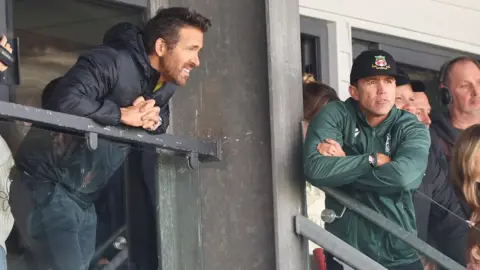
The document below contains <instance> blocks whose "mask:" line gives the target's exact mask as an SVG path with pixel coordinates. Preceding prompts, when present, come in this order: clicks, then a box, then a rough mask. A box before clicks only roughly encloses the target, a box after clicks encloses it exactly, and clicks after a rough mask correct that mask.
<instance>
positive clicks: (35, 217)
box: [11, 8, 210, 270]
mask: <svg viewBox="0 0 480 270" xmlns="http://www.w3.org/2000/svg"><path fill="white" fill-rule="evenodd" d="M209 27H210V21H209V20H208V19H207V18H205V17H203V16H202V15H200V14H198V13H197V12H195V11H193V10H190V9H187V8H168V9H162V10H160V11H159V12H158V13H157V15H156V16H155V17H153V18H152V19H151V20H149V21H148V22H147V24H146V25H145V27H144V28H143V29H140V28H138V27H135V26H134V25H132V24H129V23H121V24H118V25H116V26H114V27H112V28H111V29H110V30H108V31H107V33H106V34H105V37H104V40H103V45H101V46H98V47H96V48H94V49H92V50H90V51H87V52H85V53H83V54H82V55H81V56H80V57H79V58H78V61H77V62H76V64H75V65H74V66H73V67H72V68H71V69H70V70H69V71H68V72H67V73H66V74H65V76H63V77H62V78H61V79H60V80H59V81H58V84H57V86H56V87H55V91H54V92H53V94H52V96H51V98H50V99H49V100H48V103H47V105H46V108H47V109H51V110H54V111H59V112H63V113H68V114H73V115H78V116H84V117H88V118H91V119H93V120H94V121H96V122H98V123H100V124H103V125H112V126H113V125H119V124H123V125H126V126H131V127H139V128H143V129H146V130H148V131H150V132H154V133H164V132H165V131H166V130H167V128H168V125H169V114H170V112H169V107H168V102H169V100H170V98H171V97H172V95H173V93H174V91H175V85H181V86H183V85H185V84H186V83H187V80H188V78H189V75H190V72H191V70H192V69H193V68H195V67H198V66H199V64H200V62H199V58H198V52H199V50H200V49H201V48H202V46H203V34H204V33H205V32H206V31H207V29H208V28H209ZM47 133H48V132H47ZM129 152H130V147H129V146H128V145H126V144H121V143H113V142H110V141H108V140H105V139H100V140H99V146H98V149H97V150H95V151H89V150H88V149H87V148H86V145H85V143H84V142H83V140H82V139H80V138H76V137H75V136H72V135H70V134H64V133H61V132H53V133H52V132H49V134H45V132H44V131H42V130H39V129H33V130H32V131H30V132H29V134H28V135H27V136H26V138H25V139H24V141H23V142H22V145H21V146H20V148H19V150H18V153H17V156H16V160H15V161H16V167H17V168H16V170H15V171H16V176H15V177H14V178H15V179H14V183H15V182H17V183H18V185H20V183H21V184H24V186H26V187H27V188H28V189H29V193H28V194H27V193H24V194H21V192H20V190H21V189H19V188H15V189H12V191H11V197H17V198H19V197H22V196H23V197H24V198H27V196H29V197H32V200H33V209H31V210H30V211H23V212H26V215H28V218H23V217H19V218H23V219H24V220H27V222H26V224H25V226H26V227H27V228H28V230H27V231H28V234H29V236H30V237H31V238H32V239H34V240H36V242H39V243H38V244H39V246H40V247H41V248H37V249H36V250H34V252H38V254H36V258H39V259H41V261H38V263H39V265H37V266H38V268H39V269H50V268H52V269H61V270H63V269H65V270H67V269H68V270H76V269H78V270H83V269H86V268H87V267H88V265H89V263H90V258H91V257H92V255H93V251H94V243H95V226H96V215H95V209H94V205H93V201H92V197H93V196H94V195H95V194H98V192H99V191H100V190H101V189H102V188H103V187H104V186H105V184H106V182H107V181H108V179H109V178H110V177H111V175H112V174H113V173H114V172H115V170H116V169H117V168H118V167H119V166H120V165H121V163H122V162H123V160H124V159H125V156H126V155H127V154H128V153H129ZM12 185H13V184H12ZM24 190H25V189H24ZM14 201H15V200H12V211H13V210H14V208H15V209H18V208H20V207H21V205H19V204H16V205H15V203H14ZM15 212H16V213H20V212H22V211H15ZM14 215H15V214H14ZM18 215H20V214H18ZM92 228H93V229H92Z"/></svg>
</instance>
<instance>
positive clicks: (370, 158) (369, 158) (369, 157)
mask: <svg viewBox="0 0 480 270" xmlns="http://www.w3.org/2000/svg"><path fill="white" fill-rule="evenodd" d="M368 162H370V164H373V162H374V158H373V157H372V156H368Z"/></svg>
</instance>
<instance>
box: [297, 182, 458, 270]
mask: <svg viewBox="0 0 480 270" xmlns="http://www.w3.org/2000/svg"><path fill="white" fill-rule="evenodd" d="M320 189H321V190H323V191H324V192H325V193H326V194H327V195H328V196H331V197H333V198H335V199H336V200H337V201H338V202H340V203H341V204H343V205H344V206H345V207H347V208H348V209H349V210H351V211H354V212H356V213H357V214H359V215H360V216H362V217H364V218H365V219H367V220H369V221H371V222H372V223H374V224H376V225H377V226H379V227H381V228H382V229H384V230H385V231H387V232H389V233H391V234H392V235H394V236H396V237H398V238H399V239H401V240H403V241H404V242H405V243H407V244H408V245H410V246H411V247H413V248H414V249H416V250H418V251H421V253H422V254H423V255H424V256H426V257H428V258H430V259H431V260H433V261H434V262H436V263H437V264H438V265H439V266H441V267H443V268H445V269H449V270H457V269H458V270H461V269H465V267H463V266H462V265H460V264H458V263H457V262H455V261H454V260H452V259H450V258H449V257H447V256H445V255H444V254H443V253H441V252H439V251H438V250H436V249H435V248H433V247H431V246H430V245H428V244H427V243H425V242H423V241H422V240H420V239H418V238H417V236H416V235H414V234H412V233H409V232H407V231H406V230H404V229H403V228H402V227H400V226H398V225H397V224H396V223H394V222H393V221H391V220H389V219H387V218H386V217H385V216H383V215H382V214H380V213H378V212H377V211H375V210H372V209H370V208H369V207H367V206H365V205H364V204H362V203H361V202H359V201H358V200H356V199H354V198H351V197H350V196H348V195H347V194H345V193H344V192H342V191H340V190H338V189H335V188H327V187H323V188H320ZM305 219H306V218H305V217H303V216H297V217H295V220H296V232H297V233H298V234H300V235H302V236H304V237H306V238H307V239H309V240H310V241H313V242H314V243H316V244H317V245H319V246H321V247H324V248H325V249H326V250H327V251H328V252H329V253H331V254H333V255H334V256H335V257H337V256H338V257H337V258H339V259H340V260H342V261H343V262H344V263H346V264H348V265H350V266H352V267H353V268H355V269H368V268H365V267H364V266H365V265H364V264H366V263H368V262H367V261H365V260H364V258H362V257H360V256H359V255H358V254H356V253H351V254H350V253H349V254H348V256H346V255H347V254H345V251H346V247H345V245H348V244H346V243H345V242H343V241H342V240H341V239H339V238H336V237H335V238H333V237H330V236H328V235H327V234H325V232H326V231H325V229H323V228H322V227H320V226H318V225H316V227H314V226H313V225H315V224H313V225H312V224H310V223H308V222H306V221H305ZM351 248H352V247H351ZM349 252H350V251H349ZM371 269H381V268H371Z"/></svg>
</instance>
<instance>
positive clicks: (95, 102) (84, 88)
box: [47, 47, 121, 125]
mask: <svg viewBox="0 0 480 270" xmlns="http://www.w3.org/2000/svg"><path fill="white" fill-rule="evenodd" d="M115 55H116V54H115V51H114V50H113V49H111V48H106V47H99V48H97V49H94V50H91V51H89V52H87V53H85V54H83V55H82V56H80V57H79V58H78V61H77V62H76V63H75V65H74V66H73V67H72V68H71V69H70V70H69V71H68V72H67V74H65V76H64V77H63V78H62V79H61V80H60V82H59V83H58V84H57V86H56V88H55V91H54V92H53V94H52V97H51V99H50V101H49V103H48V104H47V109H50V110H54V111H59V112H63V113H68V114H72V115H77V116H84V117H88V118H91V119H92V120H94V121H96V122H98V123H100V124H102V125H116V124H118V123H119V122H120V117H121V114H120V107H119V106H118V105H117V104H115V103H114V102H113V101H110V100H106V99H104V98H105V96H106V95H107V94H108V92H109V91H110V89H112V88H113V87H114V85H115V84H116V82H117V79H118V74H117V66H116V61H115Z"/></svg>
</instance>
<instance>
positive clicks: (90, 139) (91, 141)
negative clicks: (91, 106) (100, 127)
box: [85, 132, 98, 151]
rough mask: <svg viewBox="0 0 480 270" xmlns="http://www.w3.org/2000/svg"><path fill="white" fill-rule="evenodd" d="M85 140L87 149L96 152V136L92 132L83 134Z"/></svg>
mask: <svg viewBox="0 0 480 270" xmlns="http://www.w3.org/2000/svg"><path fill="white" fill-rule="evenodd" d="M85 139H87V146H88V149H90V150H91V151H93V150H96V149H97V147H98V134H97V133H94V132H87V133H85Z"/></svg>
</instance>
